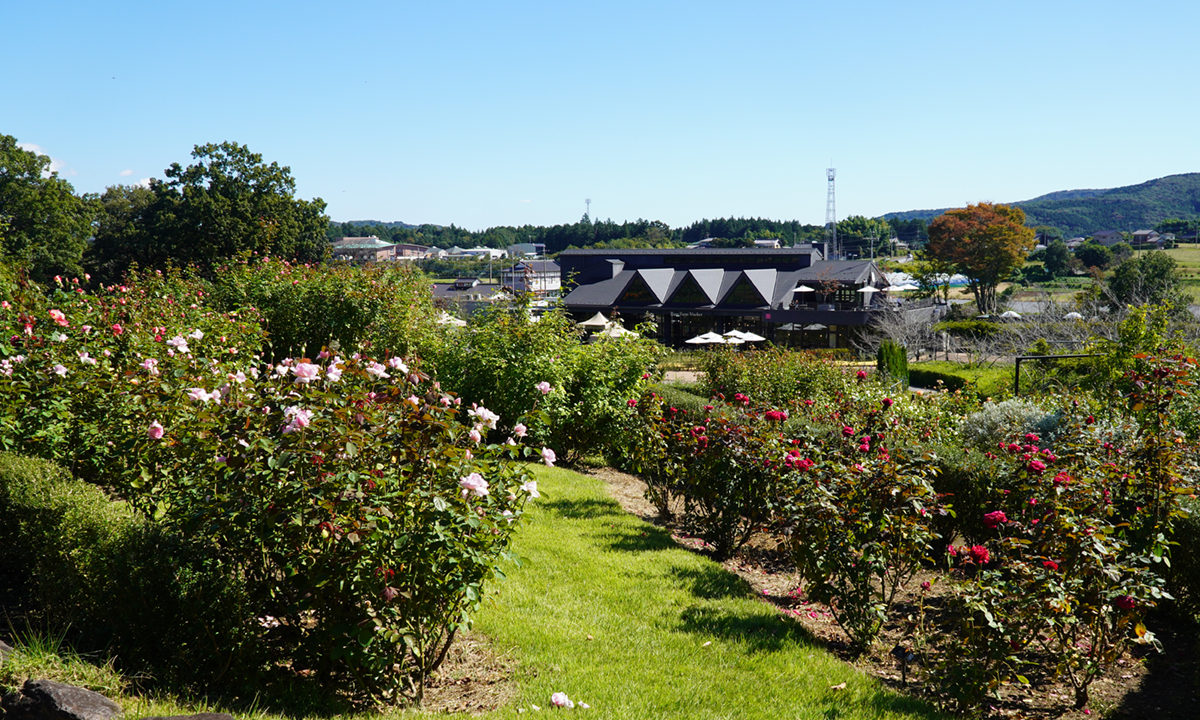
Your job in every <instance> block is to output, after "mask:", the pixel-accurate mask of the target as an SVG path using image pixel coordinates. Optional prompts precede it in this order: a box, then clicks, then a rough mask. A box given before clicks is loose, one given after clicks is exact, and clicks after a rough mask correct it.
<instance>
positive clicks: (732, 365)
mask: <svg viewBox="0 0 1200 720" xmlns="http://www.w3.org/2000/svg"><path fill="white" fill-rule="evenodd" d="M853 381H854V376H853V374H852V373H850V372H849V371H848V370H846V369H844V368H841V367H838V366H837V365H834V364H833V363H832V362H829V361H828V360H827V359H826V358H825V357H823V356H821V355H818V354H815V353H811V352H807V351H792V350H782V349H779V348H767V349H765V350H747V351H742V352H735V351H731V350H723V349H722V350H715V351H712V352H709V353H708V354H707V355H706V356H705V358H704V384H705V390H706V391H707V393H708V394H709V395H710V396H713V395H716V394H718V393H719V394H721V395H723V396H725V397H726V398H732V397H733V396H734V395H736V394H738V393H741V394H744V395H747V396H749V397H750V398H751V400H752V402H753V403H754V404H756V405H760V406H765V405H776V406H786V405H787V404H788V403H790V402H793V401H795V400H803V399H806V398H814V397H818V396H822V395H834V394H836V393H838V392H839V391H845V390H846V389H847V388H849V387H850V385H851V384H852V383H853Z"/></svg>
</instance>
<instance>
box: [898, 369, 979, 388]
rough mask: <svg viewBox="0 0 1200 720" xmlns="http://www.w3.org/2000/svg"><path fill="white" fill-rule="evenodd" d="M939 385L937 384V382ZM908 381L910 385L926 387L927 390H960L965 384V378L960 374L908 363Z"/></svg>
mask: <svg viewBox="0 0 1200 720" xmlns="http://www.w3.org/2000/svg"><path fill="white" fill-rule="evenodd" d="M939 381H940V382H941V385H940V386H939V385H938V382H939ZM908 382H909V384H910V385H913V386H916V387H920V388H926V389H929V390H933V389H938V388H940V389H943V390H950V391H954V390H962V389H963V388H964V387H966V386H967V379H966V378H965V377H962V376H960V375H955V374H953V373H949V372H945V371H943V370H935V369H932V368H926V367H921V366H919V365H910V366H909V368H908Z"/></svg>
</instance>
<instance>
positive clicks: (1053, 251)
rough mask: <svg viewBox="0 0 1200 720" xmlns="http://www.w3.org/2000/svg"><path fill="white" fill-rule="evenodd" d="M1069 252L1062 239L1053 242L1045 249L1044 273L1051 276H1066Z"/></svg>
mask: <svg viewBox="0 0 1200 720" xmlns="http://www.w3.org/2000/svg"><path fill="white" fill-rule="evenodd" d="M1070 259H1071V251H1070V250H1068V249H1067V244H1066V243H1065V242H1063V241H1062V239H1061V238H1060V239H1058V240H1055V241H1054V242H1052V243H1050V246H1049V247H1047V248H1046V272H1048V273H1050V274H1051V275H1066V274H1067V263H1068V262H1069V261H1070Z"/></svg>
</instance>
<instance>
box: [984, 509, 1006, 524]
mask: <svg viewBox="0 0 1200 720" xmlns="http://www.w3.org/2000/svg"><path fill="white" fill-rule="evenodd" d="M1006 522H1008V516H1006V515H1005V514H1004V511H1003V510H996V511H995V512H990V513H987V514H986V515H984V516H983V524H984V525H987V526H988V527H990V528H995V527H997V526H999V525H1003V524H1004V523H1006Z"/></svg>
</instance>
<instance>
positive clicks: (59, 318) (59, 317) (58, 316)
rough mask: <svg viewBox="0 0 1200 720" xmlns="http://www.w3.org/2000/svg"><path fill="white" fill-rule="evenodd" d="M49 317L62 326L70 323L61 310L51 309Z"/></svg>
mask: <svg viewBox="0 0 1200 720" xmlns="http://www.w3.org/2000/svg"><path fill="white" fill-rule="evenodd" d="M50 319H51V320H53V321H54V322H56V323H58V324H59V325H61V326H63V327H67V326H68V325H70V324H71V323H69V322H67V316H66V315H63V311H62V310H51V311H50Z"/></svg>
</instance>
